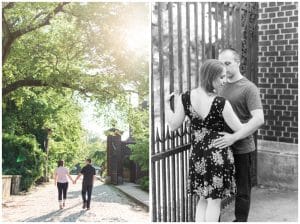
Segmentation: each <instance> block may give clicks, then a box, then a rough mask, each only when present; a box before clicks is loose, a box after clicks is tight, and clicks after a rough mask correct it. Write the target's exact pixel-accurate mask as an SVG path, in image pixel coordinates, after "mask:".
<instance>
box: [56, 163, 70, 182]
mask: <svg viewBox="0 0 300 224" xmlns="http://www.w3.org/2000/svg"><path fill="white" fill-rule="evenodd" d="M68 173H69V170H68V169H67V168H66V167H63V166H60V167H58V168H56V170H55V174H57V182H58V183H67V182H68V179H67V174H68Z"/></svg>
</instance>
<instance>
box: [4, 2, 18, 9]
mask: <svg viewBox="0 0 300 224" xmlns="http://www.w3.org/2000/svg"><path fill="white" fill-rule="evenodd" d="M5 3H7V2H3V3H2V4H3V5H2V9H11V8H12V7H14V6H15V2H8V3H7V4H5Z"/></svg>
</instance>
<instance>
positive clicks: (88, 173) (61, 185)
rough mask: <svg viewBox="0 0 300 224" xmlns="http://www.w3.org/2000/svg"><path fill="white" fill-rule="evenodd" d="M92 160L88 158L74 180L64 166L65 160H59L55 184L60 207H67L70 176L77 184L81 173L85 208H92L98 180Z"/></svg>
mask: <svg viewBox="0 0 300 224" xmlns="http://www.w3.org/2000/svg"><path fill="white" fill-rule="evenodd" d="M91 162H92V161H91V159H86V160H85V163H86V164H85V166H84V167H83V168H82V169H81V171H80V173H79V174H78V175H77V177H76V179H75V180H73V179H72V177H71V175H70V174H69V170H68V168H66V167H65V166H64V161H63V160H60V161H58V167H57V168H56V169H55V171H54V185H55V186H57V190H58V203H59V208H60V209H63V208H64V207H65V203H66V199H67V191H68V185H69V183H68V178H69V179H70V180H71V181H72V182H73V184H76V181H77V180H78V179H79V178H80V176H81V175H83V180H82V190H81V194H82V200H83V209H85V208H86V209H87V210H89V209H90V204H91V196H92V189H93V184H94V181H95V180H96V170H95V168H94V167H93V166H92V164H91ZM67 177H68V178H67ZM86 196H87V197H86Z"/></svg>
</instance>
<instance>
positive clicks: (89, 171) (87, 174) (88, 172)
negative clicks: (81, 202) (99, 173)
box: [80, 164, 96, 185]
mask: <svg viewBox="0 0 300 224" xmlns="http://www.w3.org/2000/svg"><path fill="white" fill-rule="evenodd" d="M80 173H82V175H83V181H82V184H83V185H93V178H94V175H96V170H95V168H94V167H92V165H90V164H88V165H86V166H85V167H83V168H82V170H81V171H80Z"/></svg>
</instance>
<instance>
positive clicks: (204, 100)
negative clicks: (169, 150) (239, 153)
mask: <svg viewBox="0 0 300 224" xmlns="http://www.w3.org/2000/svg"><path fill="white" fill-rule="evenodd" d="M225 74H226V69H225V67H224V65H223V64H222V63H221V62H219V61H218V60H214V59H210V60H207V61H205V62H204V63H203V65H202V66H201V69H200V77H199V80H200V84H199V86H198V87H197V88H195V89H193V90H191V91H187V92H185V93H183V94H181V95H177V94H171V95H170V96H169V97H168V98H167V102H166V120H167V123H168V124H169V125H170V128H171V129H172V130H175V129H177V128H178V127H180V125H181V124H182V123H183V121H184V119H185V116H187V117H188V118H189V120H190V125H191V146H192V149H191V154H190V163H189V190H188V193H189V194H196V195H198V196H199V201H198V203H197V208H196V217H195V220H196V222H200V221H202V222H203V221H207V222H217V221H218V220H219V216H220V209H221V200H222V198H224V197H226V196H229V195H231V194H235V192H236V183H235V167H234V157H233V153H232V151H231V149H230V148H229V147H226V148H223V149H219V148H216V147H215V146H214V141H215V140H216V139H217V138H220V137H222V132H224V131H225V127H226V125H228V126H229V127H230V128H231V129H232V130H233V131H235V132H236V131H239V130H240V129H241V128H242V127H243V125H242V124H241V122H240V121H239V119H238V117H237V116H236V115H235V113H234V111H233V109H232V107H231V105H230V103H229V101H227V100H225V99H224V98H223V97H220V96H218V95H217V94H216V92H217V90H218V89H220V88H221V86H222V85H223V82H224V80H225ZM173 95H174V98H175V99H174V100H175V103H174V105H175V108H174V111H173V110H172V109H171V108H170V102H169V101H170V99H171V97H172V96H173ZM236 133H237V132H236Z"/></svg>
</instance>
